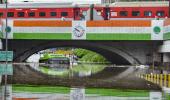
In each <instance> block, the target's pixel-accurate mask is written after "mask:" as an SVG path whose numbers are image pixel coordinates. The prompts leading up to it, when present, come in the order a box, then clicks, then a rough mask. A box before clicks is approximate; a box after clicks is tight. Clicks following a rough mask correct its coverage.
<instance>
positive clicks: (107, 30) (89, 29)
mask: <svg viewBox="0 0 170 100" xmlns="http://www.w3.org/2000/svg"><path fill="white" fill-rule="evenodd" d="M86 31H87V33H99V34H100V33H130V34H131V33H132V34H133V33H144V34H145V33H151V27H87V30H86Z"/></svg>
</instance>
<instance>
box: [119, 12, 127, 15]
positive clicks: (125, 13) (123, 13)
mask: <svg viewBox="0 0 170 100" xmlns="http://www.w3.org/2000/svg"><path fill="white" fill-rule="evenodd" d="M119 14H120V16H127V15H128V12H127V11H120V12H119Z"/></svg>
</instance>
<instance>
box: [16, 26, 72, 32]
mask: <svg viewBox="0 0 170 100" xmlns="http://www.w3.org/2000/svg"><path fill="white" fill-rule="evenodd" d="M14 33H71V27H14Z"/></svg>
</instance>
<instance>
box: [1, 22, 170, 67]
mask: <svg viewBox="0 0 170 100" xmlns="http://www.w3.org/2000/svg"><path fill="white" fill-rule="evenodd" d="M7 25H8V26H9V27H10V29H11V31H10V32H8V49H9V50H11V51H13V52H14V59H13V61H14V62H23V61H24V60H26V58H28V57H29V56H30V55H32V54H34V53H36V52H38V51H40V50H43V49H47V48H52V47H80V48H85V49H89V50H92V51H95V52H98V53H100V54H101V55H103V56H104V57H106V58H107V59H108V60H109V61H111V62H112V63H113V64H119V65H121V64H151V63H153V62H154V63H168V62H170V54H169V52H170V41H169V39H170V19H160V20H111V21H107V20H105V21H59V20H41V19H39V20H31V19H26V20H22V19H20V20H19V19H18V20H15V19H8V24H7ZM5 26H6V24H5V20H4V21H2V23H1V26H0V28H1V30H2V31H1V34H0V39H1V44H0V46H1V49H2V50H5V37H6V35H5Z"/></svg>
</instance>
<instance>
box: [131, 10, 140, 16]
mask: <svg viewBox="0 0 170 100" xmlns="http://www.w3.org/2000/svg"><path fill="white" fill-rule="evenodd" d="M132 16H140V12H139V11H132Z"/></svg>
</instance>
